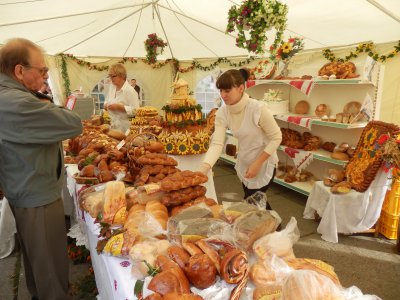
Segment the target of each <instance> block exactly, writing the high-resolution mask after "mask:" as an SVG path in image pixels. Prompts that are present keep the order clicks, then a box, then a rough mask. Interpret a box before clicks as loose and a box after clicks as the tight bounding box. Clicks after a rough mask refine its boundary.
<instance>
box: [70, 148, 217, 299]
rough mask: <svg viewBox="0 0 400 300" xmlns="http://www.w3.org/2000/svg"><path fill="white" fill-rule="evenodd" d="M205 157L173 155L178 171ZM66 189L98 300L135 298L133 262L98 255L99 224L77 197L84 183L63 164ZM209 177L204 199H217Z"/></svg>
mask: <svg viewBox="0 0 400 300" xmlns="http://www.w3.org/2000/svg"><path fill="white" fill-rule="evenodd" d="M204 155H205V154H198V155H187V156H172V157H173V158H174V159H175V160H176V161H177V162H178V166H177V167H178V168H179V169H181V170H191V171H196V170H197V168H198V166H199V165H200V164H201V162H202V161H203V157H204ZM66 171H67V188H68V191H69V193H70V195H71V197H72V199H73V202H74V203H73V204H74V211H75V218H76V222H77V223H78V224H80V225H81V226H80V227H81V228H82V232H83V234H84V235H86V237H87V244H88V246H89V250H90V256H91V259H92V265H93V270H94V274H95V277H96V285H97V290H98V292H99V295H98V299H101V300H111V299H118V300H120V299H128V300H133V299H136V297H135V295H134V286H135V282H136V280H135V279H134V278H133V276H132V275H131V267H132V263H131V261H130V260H129V258H119V257H113V256H108V255H104V254H100V255H99V254H97V251H96V246H97V241H98V238H97V236H98V234H99V232H100V229H99V224H95V223H94V219H93V218H92V217H91V216H90V215H89V214H88V213H87V212H84V211H83V210H81V209H80V208H79V203H78V194H79V192H80V190H81V189H82V188H84V185H83V184H77V183H76V182H75V180H74V178H73V175H74V174H75V173H77V172H78V167H77V165H75V164H70V165H66ZM211 174H212V173H211V171H210V173H209V176H208V182H207V183H205V184H204V186H205V187H206V188H207V193H206V196H207V197H209V198H212V199H215V200H217V198H216V193H215V187H214V180H213V177H212V175H211Z"/></svg>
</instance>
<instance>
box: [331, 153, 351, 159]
mask: <svg viewBox="0 0 400 300" xmlns="http://www.w3.org/2000/svg"><path fill="white" fill-rule="evenodd" d="M331 158H333V159H338V160H349V155H348V154H347V153H343V152H333V153H332V154H331Z"/></svg>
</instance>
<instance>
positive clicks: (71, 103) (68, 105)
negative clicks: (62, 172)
mask: <svg viewBox="0 0 400 300" xmlns="http://www.w3.org/2000/svg"><path fill="white" fill-rule="evenodd" d="M75 103H76V96H75V95H71V96H69V97H68V99H67V102H66V103H65V107H66V108H68V109H69V110H73V109H74V107H75Z"/></svg>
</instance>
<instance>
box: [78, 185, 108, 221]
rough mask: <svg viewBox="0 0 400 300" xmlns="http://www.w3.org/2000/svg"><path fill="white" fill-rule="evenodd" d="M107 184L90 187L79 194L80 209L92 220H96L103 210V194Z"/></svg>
mask: <svg viewBox="0 0 400 300" xmlns="http://www.w3.org/2000/svg"><path fill="white" fill-rule="evenodd" d="M105 186H106V185H105V183H101V184H97V185H93V186H90V187H88V188H86V189H84V190H83V191H81V192H80V193H79V196H78V203H79V206H80V208H82V209H83V210H85V211H87V212H88V213H89V214H90V216H91V217H92V218H96V217H97V216H98V214H99V213H100V212H101V211H102V209H103V193H104V189H105Z"/></svg>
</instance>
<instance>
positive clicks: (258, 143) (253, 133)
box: [227, 98, 278, 189]
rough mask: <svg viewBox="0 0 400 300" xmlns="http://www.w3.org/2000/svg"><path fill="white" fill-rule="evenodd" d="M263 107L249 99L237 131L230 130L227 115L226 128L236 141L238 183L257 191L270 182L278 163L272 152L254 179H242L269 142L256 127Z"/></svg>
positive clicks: (230, 121)
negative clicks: (237, 149)
mask: <svg viewBox="0 0 400 300" xmlns="http://www.w3.org/2000/svg"><path fill="white" fill-rule="evenodd" d="M263 105H265V104H264V103H262V102H259V101H257V100H255V99H251V98H250V99H249V102H248V104H247V105H246V108H245V114H244V118H243V122H242V124H241V125H240V127H239V128H238V129H237V130H233V129H232V126H231V124H232V120H231V117H230V115H229V113H228V114H227V120H228V127H229V129H231V131H232V135H233V136H234V137H235V138H236V139H237V140H238V148H239V151H238V156H237V163H236V165H235V169H236V172H237V175H238V177H239V179H240V181H241V182H242V183H243V184H244V185H245V186H246V187H247V188H249V189H259V188H261V187H263V186H265V185H267V184H268V183H269V182H270V181H271V178H272V175H273V173H274V169H275V167H276V165H277V163H278V155H277V154H276V152H274V153H272V154H271V156H270V158H269V159H268V160H266V161H265V162H264V163H263V165H262V167H261V169H260V171H259V173H258V174H257V176H256V177H254V178H250V179H249V178H245V177H244V175H245V174H246V171H247V169H248V167H249V165H250V164H251V163H252V162H254V160H256V158H257V157H258V156H259V155H260V153H261V152H262V151H264V149H265V146H266V145H267V144H268V142H269V140H268V138H267V137H266V136H265V134H264V132H263V130H262V128H261V127H260V126H259V125H258V123H259V121H260V117H261V109H262V106H263Z"/></svg>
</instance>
